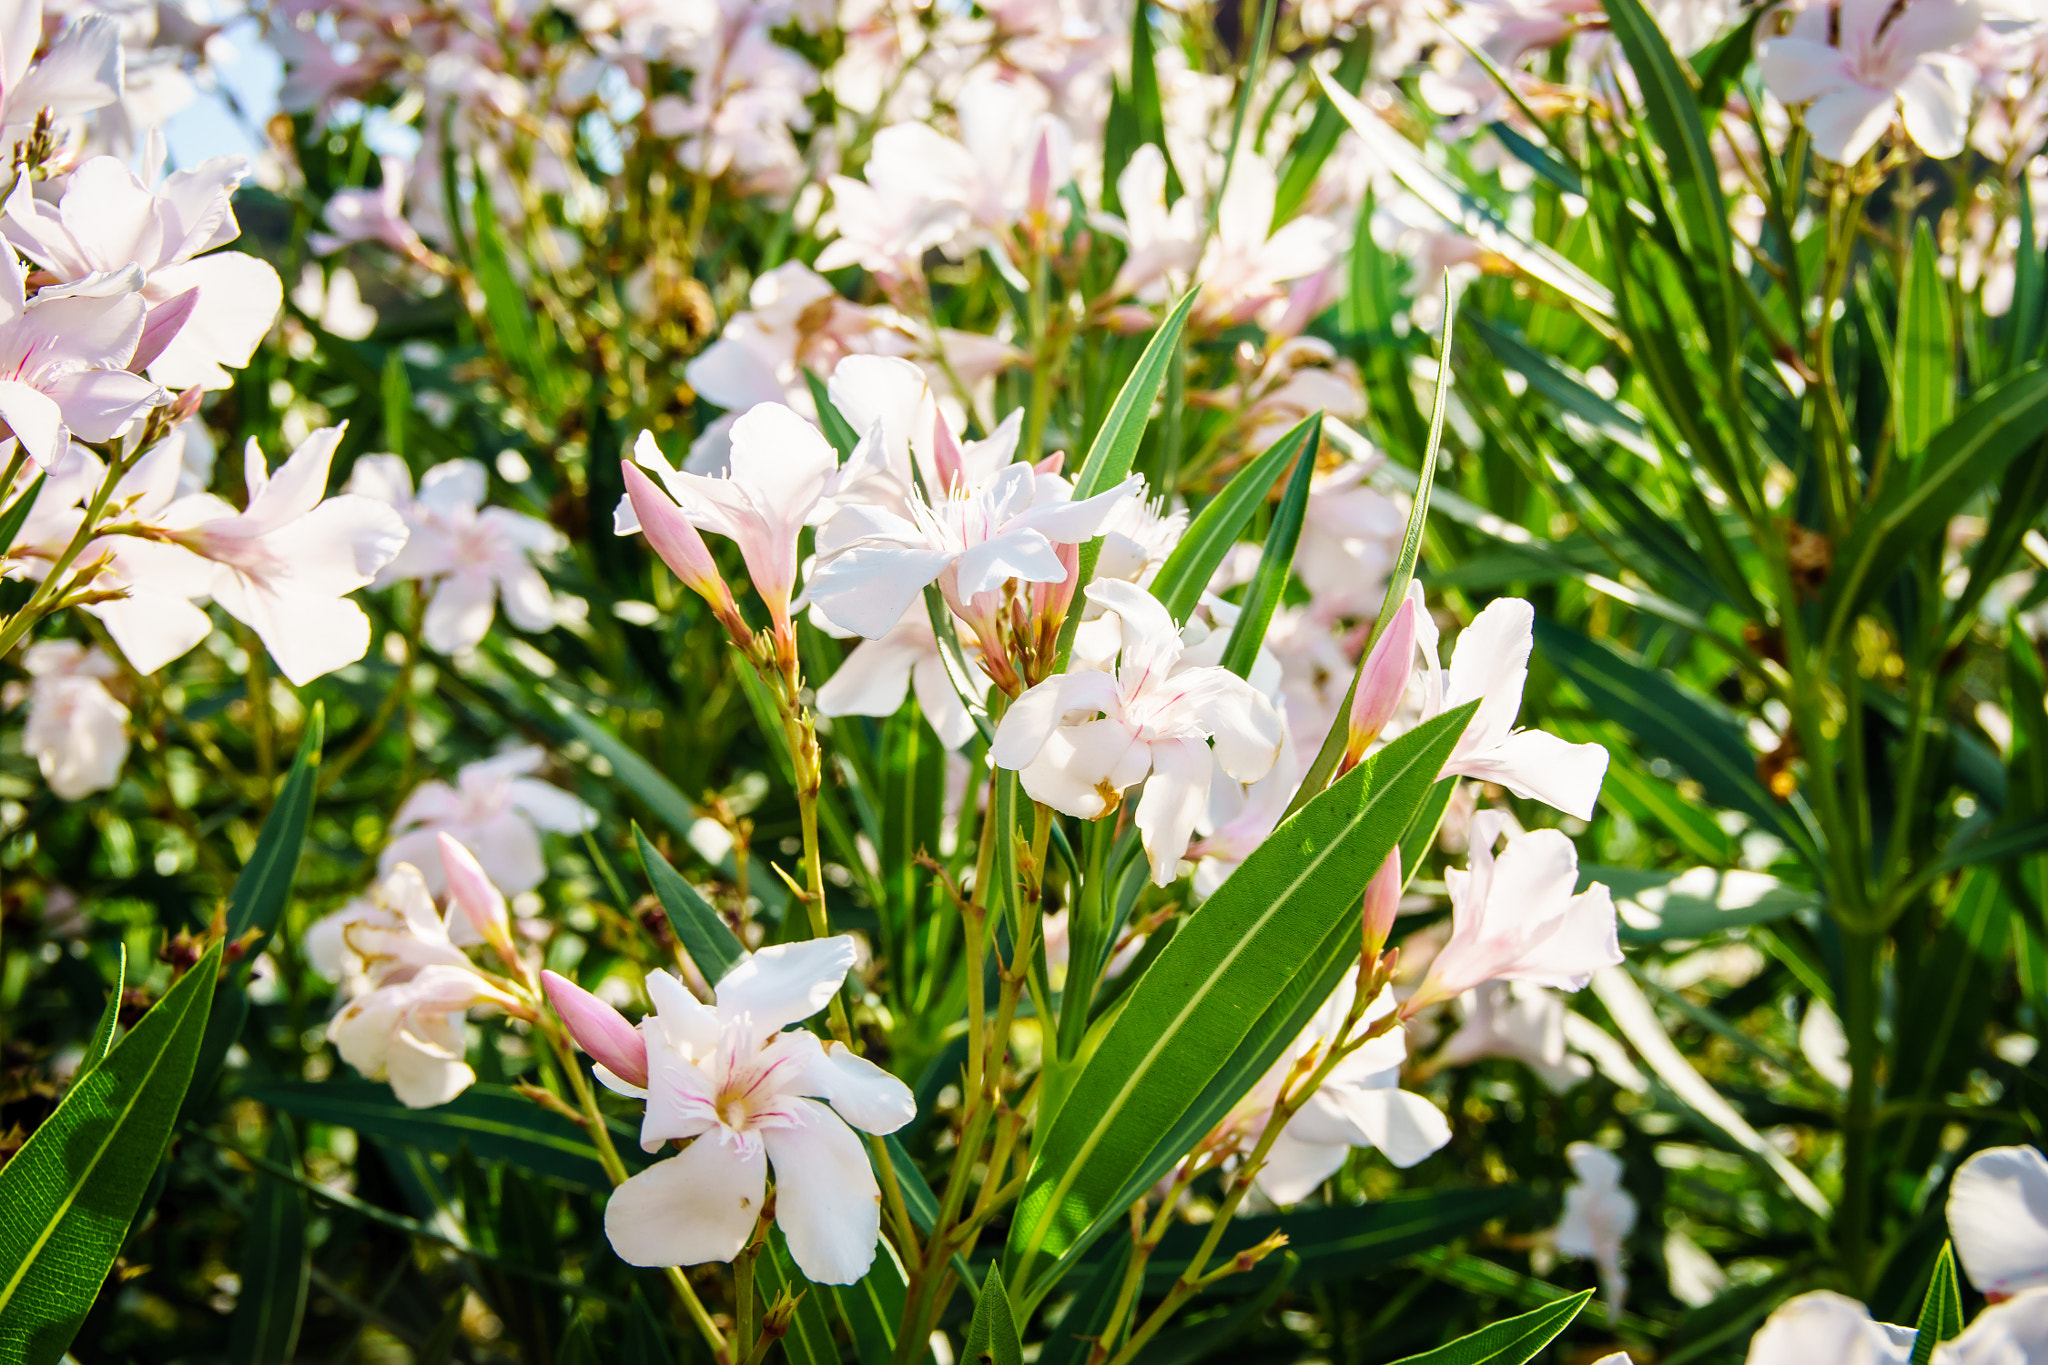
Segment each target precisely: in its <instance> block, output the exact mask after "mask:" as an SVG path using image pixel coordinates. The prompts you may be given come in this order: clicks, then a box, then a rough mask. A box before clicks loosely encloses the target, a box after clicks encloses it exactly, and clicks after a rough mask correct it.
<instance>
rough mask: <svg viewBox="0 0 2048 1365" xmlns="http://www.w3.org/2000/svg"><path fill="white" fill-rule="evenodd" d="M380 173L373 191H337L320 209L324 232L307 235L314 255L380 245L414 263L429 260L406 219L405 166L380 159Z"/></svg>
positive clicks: (396, 160) (395, 160) (397, 160)
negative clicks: (351, 246) (354, 246)
mask: <svg viewBox="0 0 2048 1365" xmlns="http://www.w3.org/2000/svg"><path fill="white" fill-rule="evenodd" d="M377 164H378V167H379V169H380V171H381V172H382V176H381V179H380V180H379V182H378V184H377V186H376V188H374V189H345V190H336V191H335V192H334V193H333V194H331V195H329V196H328V199H327V203H326V204H325V205H323V206H322V207H321V210H320V216H321V217H322V218H323V219H324V220H325V221H326V223H327V231H326V232H311V233H308V234H306V245H307V246H309V247H311V248H312V249H313V252H314V254H315V255H319V256H330V255H332V254H334V253H335V252H337V251H339V250H341V249H342V248H343V247H345V246H348V245H349V244H350V243H352V242H381V243H382V244H384V245H385V246H387V247H389V248H391V249H392V250H393V251H395V252H397V253H398V254H399V255H401V256H404V257H407V258H408V259H411V260H415V261H425V260H428V259H430V253H429V252H428V251H427V247H426V243H424V242H422V241H421V240H420V234H419V233H418V231H417V230H415V229H414V227H413V225H412V224H411V223H410V222H409V221H407V219H406V216H405V182H406V166H405V162H404V160H403V159H401V158H399V157H395V156H386V157H380V158H379V159H378V162H377Z"/></svg>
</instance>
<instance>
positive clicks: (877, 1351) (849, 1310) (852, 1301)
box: [830, 1243, 910, 1365]
mask: <svg viewBox="0 0 2048 1365" xmlns="http://www.w3.org/2000/svg"><path fill="white" fill-rule="evenodd" d="M830 1288H831V1290H832V1302H833V1305H834V1306H835V1307H837V1308H838V1309H839V1316H840V1318H841V1319H842V1320H843V1321H844V1322H845V1323H846V1330H847V1332H848V1334H849V1335H850V1336H852V1338H853V1346H854V1353H855V1355H856V1356H858V1358H859V1359H860V1362H861V1365H890V1362H892V1361H893V1360H894V1359H895V1356H896V1324H897V1323H899V1322H901V1321H903V1309H904V1305H905V1303H906V1302H908V1300H909V1297H910V1284H909V1282H908V1281H907V1280H905V1279H904V1277H903V1267H902V1266H900V1265H898V1264H897V1263H896V1258H895V1256H893V1255H892V1254H890V1251H889V1249H888V1246H887V1244H886V1243H885V1244H884V1245H883V1247H882V1248H881V1249H879V1250H877V1251H876V1252H875V1263H874V1265H873V1266H871V1267H869V1269H868V1273H867V1274H866V1275H864V1276H862V1277H861V1279H860V1282H859V1283H857V1284H835V1285H832V1286H830Z"/></svg>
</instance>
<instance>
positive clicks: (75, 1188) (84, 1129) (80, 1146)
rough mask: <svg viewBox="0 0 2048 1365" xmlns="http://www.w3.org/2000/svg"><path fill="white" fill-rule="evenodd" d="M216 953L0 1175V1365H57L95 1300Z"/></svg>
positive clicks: (202, 1003) (147, 1165)
mask: <svg viewBox="0 0 2048 1365" xmlns="http://www.w3.org/2000/svg"><path fill="white" fill-rule="evenodd" d="M220 959H221V949H220V945H219V944H215V945H214V946H213V947H212V948H211V949H210V950H208V952H207V954H206V956H204V957H202V958H200V959H199V961H198V963H197V964H196V965H195V966H194V967H193V968H192V970H190V971H189V972H187V973H186V974H185V975H184V977H183V978H181V979H180V980H179V981H178V983H177V984H176V985H175V986H173V987H171V989H170V990H169V991H168V992H167V993H166V994H165V995H164V998H163V999H161V1000H159V1001H158V1002H157V1003H156V1005H155V1007H154V1008H152V1009H151V1010H150V1011H149V1013H148V1014H146V1015H144V1016H143V1017H142V1020H141V1022H140V1023H138V1024H136V1026H135V1027H134V1028H132V1029H130V1030H129V1031H128V1034H127V1036H125V1037H123V1038H122V1039H121V1041H120V1042H118V1043H116V1044H114V1047H113V1050H112V1051H110V1052H108V1053H107V1057H106V1060H105V1061H103V1062H101V1063H100V1064H99V1065H98V1066H96V1067H94V1068H93V1069H92V1070H91V1071H90V1072H88V1073H87V1074H86V1075H84V1076H83V1077H81V1078H80V1079H79V1081H78V1082H77V1083H76V1084H75V1085H73V1086H72V1087H71V1089H70V1091H69V1092H68V1093H67V1094H66V1095H65V1096H64V1100H63V1102H62V1103H61V1104H59V1105H58V1106H57V1110H56V1112H55V1113H53V1114H51V1115H50V1117H49V1118H47V1119H45V1120H44V1121H43V1123H42V1125H41V1126H40V1127H38V1128H37V1129H36V1130H35V1132H34V1133H32V1134H30V1135H29V1139H28V1142H27V1143H26V1144H24V1145H23V1147H22V1148H21V1150H20V1151H18V1152H16V1153H15V1154H14V1157H13V1159H12V1160H10V1161H9V1162H8V1163H7V1164H6V1165H5V1166H0V1209H4V1210H6V1217H5V1218H0V1365H54V1363H55V1362H56V1361H57V1360H58V1359H60V1358H61V1357H62V1356H63V1355H64V1353H65V1351H66V1349H67V1348H68V1347H69V1346H70V1345H71V1338H72V1337H73V1336H75V1335H76V1334H77V1332H78V1328H79V1325H80V1324H81V1323H83V1322H84V1321H85V1315H86V1311H87V1310H88V1309H90V1308H91V1307H92V1304H93V1300H94V1298H95V1297H97V1296H98V1294H99V1291H100V1285H101V1283H102V1282H103V1281H104V1280H105V1279H106V1278H107V1271H108V1270H109V1269H110V1268H111V1267H112V1266H113V1264H114V1257H115V1256H116V1255H117V1254H118V1253H119V1252H120V1250H121V1244H122V1242H124V1241H125V1240H127V1236H128V1224H129V1222H130V1220H132V1219H133V1218H134V1217H135V1211H136V1208H137V1207H138V1206H139V1205H140V1204H141V1202H142V1197H143V1193H144V1191H145V1190H147V1189H148V1187H149V1185H150V1182H151V1180H152V1179H153V1178H154V1177H155V1175H156V1172H157V1166H158V1164H159V1163H160V1162H161V1161H162V1160H163V1154H164V1148H165V1147H166V1146H167V1145H168V1144H169V1142H170V1138H171V1125H172V1123H173V1121H174V1120H175V1118H176V1116H177V1113H178V1104H179V1101H180V1100H182V1099H183V1098H184V1096H185V1088H186V1086H187V1085H188V1084H190V1082H191V1080H192V1066H193V1063H194V1061H195V1060H197V1058H198V1055H199V1040H200V1038H201V1037H202V1036H203V1035H204V1033H205V1029H206V1010H207V1006H208V1004H209V1003H211V1001H212V999H213V987H214V981H215V979H216V978H217V976H218V974H219V972H220Z"/></svg>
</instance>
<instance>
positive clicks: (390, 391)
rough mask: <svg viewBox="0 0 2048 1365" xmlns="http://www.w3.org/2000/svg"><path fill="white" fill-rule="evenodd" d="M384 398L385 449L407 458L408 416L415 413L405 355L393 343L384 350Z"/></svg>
mask: <svg viewBox="0 0 2048 1365" xmlns="http://www.w3.org/2000/svg"><path fill="white" fill-rule="evenodd" d="M377 388H378V396H379V397H380V398H382V399H383V400H384V448H385V449H386V450H388V451H390V452H391V453H392V454H393V455H396V456H398V458H399V459H401V460H402V459H404V458H405V424H406V417H407V416H408V415H409V414H410V413H411V412H412V385H411V383H410V382H408V381H407V379H406V375H405V357H404V355H402V354H401V353H400V352H399V349H398V347H396V346H393V347H392V348H391V349H390V350H388V351H386V352H385V353H384V374H383V377H382V380H381V381H380V382H379V384H378V386H377Z"/></svg>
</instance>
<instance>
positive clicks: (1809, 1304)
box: [1748, 1290, 1912, 1365]
mask: <svg viewBox="0 0 2048 1365" xmlns="http://www.w3.org/2000/svg"><path fill="white" fill-rule="evenodd" d="M1911 1356H1912V1347H1911V1346H1910V1345H1908V1346H1907V1347H1905V1348H1903V1349H1899V1348H1895V1347H1893V1346H1891V1345H1890V1344H1889V1342H1888V1341H1887V1338H1886V1335H1885V1333H1884V1332H1883V1331H1882V1330H1881V1329H1880V1328H1879V1326H1878V1324H1877V1323H1875V1322H1873V1321H1871V1318H1870V1310H1869V1309H1867V1308H1865V1307H1864V1306H1863V1305H1862V1304H1860V1303H1858V1302H1856V1301H1855V1300H1854V1299H1851V1298H1848V1297H1847V1296H1845V1295H1842V1294H1836V1293H1833V1292H1830V1291H1828V1290H1819V1291H1816V1292H1814V1293H1811V1294H1801V1295H1800V1296H1799V1297H1798V1298H1796V1299H1793V1300H1792V1301H1791V1302H1790V1303H1787V1304H1785V1305H1784V1306H1783V1307H1781V1308H1779V1309H1778V1311H1777V1312H1775V1313H1773V1314H1771V1316H1770V1318H1769V1320H1768V1321H1766V1322H1765V1323H1764V1325H1763V1330H1761V1331H1759V1332H1758V1333H1757V1334H1756V1336H1755V1338H1754V1339H1753V1340H1751V1342H1750V1343H1749V1361H1748V1365H1820V1363H1821V1362H1822V1361H1827V1362H1830V1365H1833V1363H1834V1362H1839V1363H1840V1365H1905V1362H1906V1361H1907V1360H1908V1359H1910V1358H1911Z"/></svg>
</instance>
